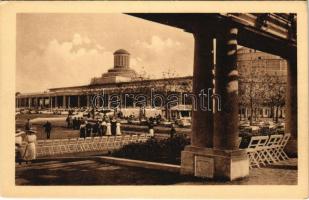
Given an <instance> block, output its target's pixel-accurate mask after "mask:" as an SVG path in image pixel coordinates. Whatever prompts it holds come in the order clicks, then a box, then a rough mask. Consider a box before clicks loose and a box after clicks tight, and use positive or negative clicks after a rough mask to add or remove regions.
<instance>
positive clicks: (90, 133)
mask: <svg viewBox="0 0 309 200" xmlns="http://www.w3.org/2000/svg"><path fill="white" fill-rule="evenodd" d="M79 130H80V137H81V138H86V137H96V136H99V137H102V136H105V135H106V136H109V135H121V131H120V123H119V122H117V120H115V119H112V120H102V119H99V120H96V121H95V123H94V124H91V123H89V122H88V121H85V122H83V123H82V124H81V125H80V129H79Z"/></svg>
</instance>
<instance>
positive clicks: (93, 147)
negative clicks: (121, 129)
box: [36, 134, 150, 157]
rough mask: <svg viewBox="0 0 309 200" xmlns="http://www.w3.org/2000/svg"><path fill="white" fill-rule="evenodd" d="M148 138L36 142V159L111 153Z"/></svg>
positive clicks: (97, 138)
mask: <svg viewBox="0 0 309 200" xmlns="http://www.w3.org/2000/svg"><path fill="white" fill-rule="evenodd" d="M149 138H150V136H148V135H147V134H141V135H124V136H103V137H86V138H85V139H84V138H71V139H55V140H37V142H36V152H37V153H36V154H37V157H44V156H52V155H61V154H67V153H78V152H94V151H96V152H98V151H112V150H116V149H119V148H121V147H123V146H124V145H127V144H130V143H137V142H146V141H147V140H148V139H149Z"/></svg>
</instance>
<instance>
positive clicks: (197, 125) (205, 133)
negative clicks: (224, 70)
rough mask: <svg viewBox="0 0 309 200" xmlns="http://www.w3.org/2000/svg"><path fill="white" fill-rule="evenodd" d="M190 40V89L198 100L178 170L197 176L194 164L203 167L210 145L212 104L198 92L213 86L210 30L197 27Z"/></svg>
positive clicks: (205, 91)
mask: <svg viewBox="0 0 309 200" xmlns="http://www.w3.org/2000/svg"><path fill="white" fill-rule="evenodd" d="M194 41H195V43H194V45H195V47H194V70H193V93H194V95H195V96H196V97H197V100H198V101H197V102H196V103H197V110H194V109H193V112H192V132H191V145H190V146H186V148H185V150H184V151H182V153H181V173H182V174H187V175H195V176H201V175H200V174H198V173H196V171H197V167H198V166H199V167H200V168H204V167H205V165H204V164H203V162H204V160H207V159H208V157H207V156H206V154H208V151H207V149H210V148H212V146H213V111H212V109H208V108H212V100H211V101H209V102H208V101H207V99H208V97H207V96H205V95H204V96H202V95H201V94H205V93H206V94H207V93H208V89H213V73H212V70H213V67H214V63H213V50H214V49H213V36H212V32H211V31H209V32H208V33H205V32H204V31H197V32H196V33H195V34H194ZM203 91H204V92H203ZM202 98H204V100H205V101H204V102H203V101H202ZM208 103H209V106H208ZM193 107H194V106H193ZM205 108H206V109H205ZM200 161H201V162H200ZM205 162H207V161H205ZM205 173H206V174H207V173H208V172H205Z"/></svg>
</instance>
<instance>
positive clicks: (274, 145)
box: [262, 135, 283, 164]
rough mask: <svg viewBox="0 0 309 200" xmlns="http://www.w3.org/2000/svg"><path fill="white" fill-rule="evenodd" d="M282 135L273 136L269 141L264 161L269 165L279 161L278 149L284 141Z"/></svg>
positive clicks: (264, 152) (265, 149)
mask: <svg viewBox="0 0 309 200" xmlns="http://www.w3.org/2000/svg"><path fill="white" fill-rule="evenodd" d="M282 138H283V137H282V135H271V136H270V137H269V140H268V141H267V143H266V145H265V148H264V151H263V152H262V153H263V155H262V156H263V159H264V160H265V161H266V162H267V163H268V164H272V163H275V162H278V161H279V158H278V156H277V153H276V152H277V149H278V147H279V144H280V142H281V140H282Z"/></svg>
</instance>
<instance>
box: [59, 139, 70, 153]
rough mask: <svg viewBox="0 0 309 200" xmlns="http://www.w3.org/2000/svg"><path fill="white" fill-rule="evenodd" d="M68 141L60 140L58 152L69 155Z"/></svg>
mask: <svg viewBox="0 0 309 200" xmlns="http://www.w3.org/2000/svg"><path fill="white" fill-rule="evenodd" d="M68 145H69V139H62V140H61V142H60V152H61V154H64V153H69V148H68Z"/></svg>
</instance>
